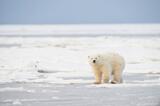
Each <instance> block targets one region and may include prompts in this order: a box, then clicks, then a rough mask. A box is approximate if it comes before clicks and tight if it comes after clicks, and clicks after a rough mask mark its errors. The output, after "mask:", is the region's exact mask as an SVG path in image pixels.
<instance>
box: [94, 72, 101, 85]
mask: <svg viewBox="0 0 160 106" xmlns="http://www.w3.org/2000/svg"><path fill="white" fill-rule="evenodd" d="M94 76H95V82H94V84H101V79H102V72H101V71H100V70H98V69H94Z"/></svg>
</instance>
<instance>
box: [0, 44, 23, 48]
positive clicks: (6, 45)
mask: <svg viewBox="0 0 160 106" xmlns="http://www.w3.org/2000/svg"><path fill="white" fill-rule="evenodd" d="M0 47H1V48H10V47H21V44H0Z"/></svg>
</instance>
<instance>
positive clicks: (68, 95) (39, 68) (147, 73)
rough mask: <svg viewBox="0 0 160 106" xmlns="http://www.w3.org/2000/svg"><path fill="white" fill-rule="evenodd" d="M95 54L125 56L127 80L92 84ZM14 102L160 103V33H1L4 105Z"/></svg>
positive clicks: (37, 105) (31, 105)
mask: <svg viewBox="0 0 160 106" xmlns="http://www.w3.org/2000/svg"><path fill="white" fill-rule="evenodd" d="M96 35H97V34H96ZM97 52H117V53H119V54H121V55H122V56H123V57H124V58H125V61H126V67H125V70H124V73H123V77H124V83H122V84H101V85H94V84H93V81H94V78H93V73H92V71H91V68H90V66H89V64H88V61H87V56H88V55H89V54H92V53H97ZM12 105H14V106H64V105H65V106H160V36H159V35H156V36H153V34H151V35H144V34H143V35H125V36H123V34H122V35H118V34H116V35H114V34H113V35H105V34H101V36H95V35H94V36H91V35H90V36H86V35H85V36H84V35H83V36H81V35H79V36H78V37H77V36H76V37H74V35H72V36H69V37H68V36H61V37H57V36H56V37H54V36H47V37H44V36H28V37H24V36H12V37H10V36H1V37H0V106H12Z"/></svg>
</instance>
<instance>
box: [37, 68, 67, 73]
mask: <svg viewBox="0 0 160 106" xmlns="http://www.w3.org/2000/svg"><path fill="white" fill-rule="evenodd" d="M37 72H39V73H59V72H66V71H57V70H43V69H39V70H37Z"/></svg>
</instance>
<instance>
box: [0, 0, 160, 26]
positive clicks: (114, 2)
mask: <svg viewBox="0 0 160 106" xmlns="http://www.w3.org/2000/svg"><path fill="white" fill-rule="evenodd" d="M107 23H160V0H0V24H107Z"/></svg>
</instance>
